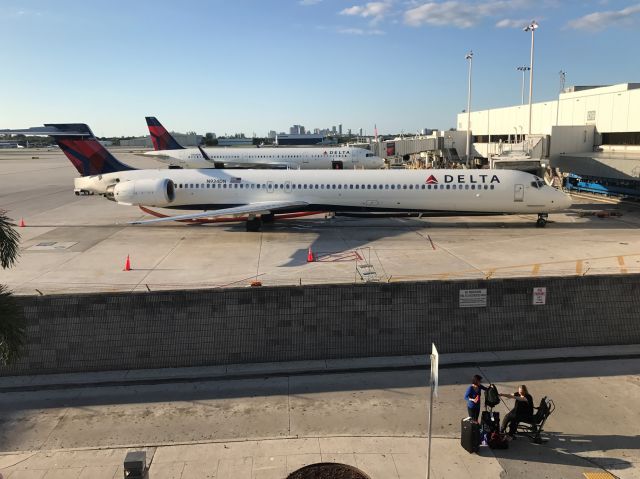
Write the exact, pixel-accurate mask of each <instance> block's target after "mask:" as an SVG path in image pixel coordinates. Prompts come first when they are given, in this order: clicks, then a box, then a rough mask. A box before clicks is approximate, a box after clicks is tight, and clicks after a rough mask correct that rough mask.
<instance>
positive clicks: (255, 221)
mask: <svg viewBox="0 0 640 479" xmlns="http://www.w3.org/2000/svg"><path fill="white" fill-rule="evenodd" d="M261 227H262V219H261V218H258V217H253V218H249V219H248V220H247V231H249V232H253V233H255V232H257V231H260V228H261Z"/></svg>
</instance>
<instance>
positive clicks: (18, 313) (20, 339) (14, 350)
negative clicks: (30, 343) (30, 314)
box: [0, 284, 25, 366]
mask: <svg viewBox="0 0 640 479" xmlns="http://www.w3.org/2000/svg"><path fill="white" fill-rule="evenodd" d="M24 342H25V319H24V314H23V312H22V308H20V306H19V305H18V303H17V302H16V300H15V298H14V297H13V296H12V295H11V292H10V291H8V290H7V288H6V286H4V285H1V284H0V365H2V366H6V365H7V364H10V363H12V362H13V361H15V360H16V359H17V358H18V357H19V355H20V350H21V349H22V346H23V345H24Z"/></svg>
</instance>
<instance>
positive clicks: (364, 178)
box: [0, 124, 571, 231]
mask: <svg viewBox="0 0 640 479" xmlns="http://www.w3.org/2000/svg"><path fill="white" fill-rule="evenodd" d="M0 134H28V135H49V136H52V137H53V138H54V139H55V141H56V143H57V144H58V145H59V146H60V148H61V149H62V151H63V152H64V154H65V155H66V156H67V158H69V160H70V161H71V163H73V165H74V166H75V168H76V169H77V170H78V172H79V173H80V175H81V176H80V177H79V178H75V180H74V186H75V191H76V193H77V194H80V193H90V194H99V195H103V196H104V197H106V198H107V199H110V200H112V201H115V202H117V203H119V204H123V205H137V206H153V207H160V208H172V209H179V210H199V211H198V212H194V213H187V214H181V215H177V216H169V217H165V218H156V219H151V220H141V221H135V222H133V223H134V224H148V223H157V222H161V221H172V220H183V221H184V220H197V219H199V218H211V217H220V216H240V215H246V216H247V217H248V220H247V223H246V224H247V230H248V231H257V230H259V229H260V226H261V224H262V220H263V219H264V220H272V219H273V217H274V214H284V213H292V212H309V211H314V212H352V213H353V212H378V213H381V212H384V213H405V212H417V213H426V214H439V215H442V214H448V215H449V216H454V215H495V214H536V215H538V221H537V225H538V226H544V225H545V224H546V219H547V216H548V213H550V212H553V211H559V210H563V209H566V208H568V207H569V206H570V205H571V199H570V198H569V196H567V195H566V194H564V193H563V192H561V191H559V190H557V189H555V188H553V187H550V186H547V185H546V184H545V183H544V181H542V180H541V179H540V178H538V177H536V176H534V175H531V174H529V173H525V172H523V171H517V170H392V171H389V170H343V171H340V170H326V171H317V170H316V171H304V170H225V169H216V168H208V169H177V170H176V169H157V170H136V169H134V168H132V167H130V166H128V165H125V164H123V163H121V162H120V161H118V160H117V159H116V158H115V157H114V156H113V155H112V154H111V153H109V152H108V151H107V150H106V149H105V148H104V147H103V146H102V145H101V144H100V143H99V142H98V140H97V139H96V138H95V136H94V135H93V133H92V132H91V130H90V129H89V127H88V126H87V125H85V124H45V126H44V128H42V127H38V128H31V129H27V130H2V131H0ZM202 210H204V211H202Z"/></svg>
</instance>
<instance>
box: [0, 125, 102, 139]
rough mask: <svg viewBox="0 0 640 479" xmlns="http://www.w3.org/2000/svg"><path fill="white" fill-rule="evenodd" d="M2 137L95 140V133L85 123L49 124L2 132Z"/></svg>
mask: <svg viewBox="0 0 640 479" xmlns="http://www.w3.org/2000/svg"><path fill="white" fill-rule="evenodd" d="M0 135H33V136H37V135H43V136H44V135H46V136H54V137H55V136H74V137H86V138H93V137H94V135H93V132H92V131H91V128H89V126H87V125H85V124H84V123H64V124H53V123H48V124H45V125H44V126H34V127H31V128H25V129H22V130H0Z"/></svg>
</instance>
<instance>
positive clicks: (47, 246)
mask: <svg viewBox="0 0 640 479" xmlns="http://www.w3.org/2000/svg"><path fill="white" fill-rule="evenodd" d="M76 244H78V242H77V241H41V242H40V243H38V244H35V245H33V246H31V247H30V248H27V251H59V250H65V249H69V248H71V247H72V246H74V245H76Z"/></svg>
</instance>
